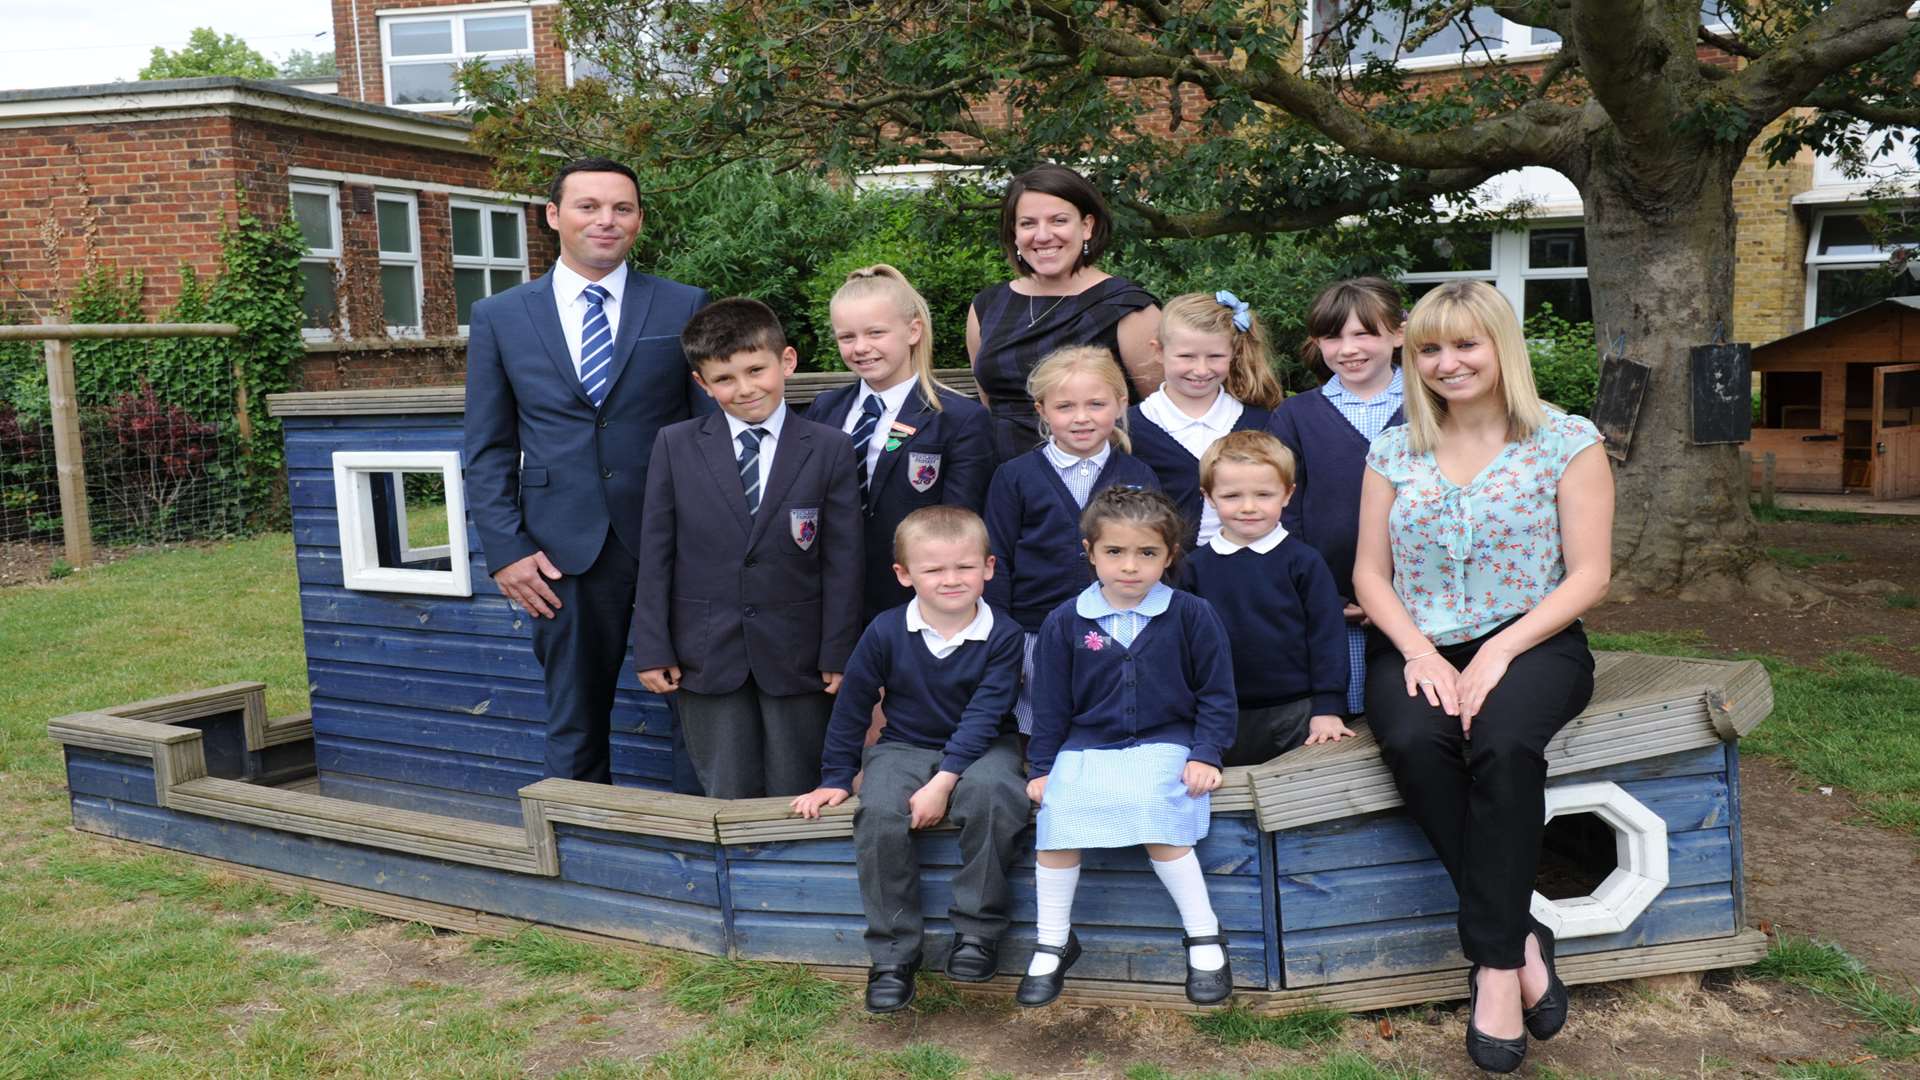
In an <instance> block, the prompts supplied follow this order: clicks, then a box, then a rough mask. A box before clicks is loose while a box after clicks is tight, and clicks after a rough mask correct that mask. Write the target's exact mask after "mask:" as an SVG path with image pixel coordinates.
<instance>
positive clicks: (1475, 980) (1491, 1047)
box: [1467, 964, 1527, 1073]
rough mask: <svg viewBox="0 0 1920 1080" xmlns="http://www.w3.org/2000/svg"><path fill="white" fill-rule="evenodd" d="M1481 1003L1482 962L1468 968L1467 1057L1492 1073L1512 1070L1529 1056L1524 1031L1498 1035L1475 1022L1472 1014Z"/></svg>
mask: <svg viewBox="0 0 1920 1080" xmlns="http://www.w3.org/2000/svg"><path fill="white" fill-rule="evenodd" d="M1479 1004H1480V965H1479V964H1475V965H1473V966H1472V967H1470V968H1468V969H1467V1060H1469V1061H1471V1062H1473V1063H1474V1064H1475V1065H1478V1066H1479V1067H1480V1068H1481V1069H1482V1070H1484V1071H1486V1072H1490V1073H1510V1072H1512V1071H1513V1070H1515V1069H1517V1068H1519V1067H1520V1063H1521V1062H1523V1061H1525V1060H1527V1036H1526V1033H1525V1032H1522V1033H1521V1034H1520V1037H1519V1038H1515V1039H1496V1038H1494V1037H1493V1036H1491V1035H1489V1034H1487V1033H1486V1032H1484V1031H1481V1030H1480V1029H1479V1028H1477V1027H1474V1026H1473V1014H1474V1010H1475V1008H1476V1007H1477V1006H1478V1005H1479Z"/></svg>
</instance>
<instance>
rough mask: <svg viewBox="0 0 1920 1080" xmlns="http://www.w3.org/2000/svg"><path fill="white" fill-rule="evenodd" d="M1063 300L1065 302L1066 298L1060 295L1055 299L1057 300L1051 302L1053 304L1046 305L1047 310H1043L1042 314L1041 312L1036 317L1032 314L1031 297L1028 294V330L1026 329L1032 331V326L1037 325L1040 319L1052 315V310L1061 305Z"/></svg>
mask: <svg viewBox="0 0 1920 1080" xmlns="http://www.w3.org/2000/svg"><path fill="white" fill-rule="evenodd" d="M1065 300H1066V296H1065V295H1064V294H1063V295H1061V296H1059V297H1057V298H1055V299H1054V301H1053V303H1051V304H1048V305H1047V310H1045V311H1043V312H1041V313H1040V314H1038V315H1035V314H1034V313H1033V296H1032V295H1031V294H1029V295H1028V296H1027V328H1028V329H1032V328H1033V325H1034V324H1035V323H1037V322H1039V321H1040V320H1041V319H1044V318H1046V317H1047V316H1049V315H1051V314H1053V309H1054V308H1057V307H1059V306H1060V304H1061V303H1062V302H1063V301H1065Z"/></svg>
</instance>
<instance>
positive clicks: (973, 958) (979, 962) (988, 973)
mask: <svg viewBox="0 0 1920 1080" xmlns="http://www.w3.org/2000/svg"><path fill="white" fill-rule="evenodd" d="M999 970H1000V943H999V942H997V941H989V940H987V939H986V938H983V937H974V936H973V935H972V934H955V935H954V936H953V951H951V952H949V953H947V978H949V979H952V980H953V981H954V982H965V983H978V982H986V981H987V980H988V979H991V978H993V976H994V974H995V973H996V972H998V971H999Z"/></svg>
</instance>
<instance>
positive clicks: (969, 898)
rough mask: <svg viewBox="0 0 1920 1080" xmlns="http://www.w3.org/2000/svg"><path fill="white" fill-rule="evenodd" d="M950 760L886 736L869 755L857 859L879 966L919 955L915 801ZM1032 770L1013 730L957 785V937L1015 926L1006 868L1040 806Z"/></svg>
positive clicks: (870, 943)
mask: <svg viewBox="0 0 1920 1080" xmlns="http://www.w3.org/2000/svg"><path fill="white" fill-rule="evenodd" d="M942 756H943V754H942V752H941V751H939V750H929V749H927V748H925V747H921V746H913V745H911V744H908V743H903V742H877V743H874V744H873V745H872V746H869V747H867V750H866V754H865V756H864V758H863V768H864V769H865V778H864V779H863V780H861V781H860V808H859V809H858V810H856V811H854V814H853V855H854V860H855V862H856V863H857V865H858V867H859V871H860V903H861V905H862V906H863V907H865V908H866V912H867V935H866V936H867V952H868V953H869V954H871V955H872V957H873V962H874V963H876V964H903V963H906V962H908V961H911V960H915V959H918V958H919V957H920V949H921V938H922V935H923V933H924V931H925V923H926V920H925V918H924V917H923V916H922V915H921V913H920V860H919V858H918V857H917V856H916V855H915V853H914V845H913V832H912V830H910V829H909V828H908V825H909V823H910V822H911V821H912V812H911V811H910V810H908V808H907V800H908V799H909V798H911V797H912V795H913V793H914V792H916V791H918V790H920V788H921V787H922V786H924V785H925V784H926V782H927V781H929V780H931V779H933V775H934V774H935V773H937V772H939V771H940V759H941V757H942ZM1023 776H1024V773H1023V771H1022V768H1021V757H1020V741H1019V737H1018V736H1016V735H1013V734H1005V735H1001V736H1000V737H999V738H997V739H995V740H994V741H993V742H992V744H990V745H989V746H988V747H987V752H986V753H984V754H982V755H980V757H979V758H977V759H976V760H975V761H974V763H973V764H971V765H969V766H967V770H966V771H965V772H963V773H961V774H960V783H959V784H958V785H956V786H955V787H954V789H953V796H952V798H951V799H950V800H949V801H948V803H947V820H948V821H951V822H952V823H953V824H955V825H957V826H959V828H960V869H959V870H957V871H955V872H954V875H953V905H952V906H951V907H950V908H949V909H948V911H947V917H948V918H949V919H950V920H951V921H952V923H953V929H954V932H955V933H959V934H971V935H973V936H975V937H982V938H986V939H987V940H988V941H998V940H1000V936H1001V935H1002V934H1004V933H1006V932H1007V925H1008V923H1009V920H1010V918H1011V912H1012V907H1013V893H1012V889H1011V887H1010V886H1009V885H1008V883H1007V865H1008V864H1009V863H1011V862H1012V861H1013V859H1014V856H1015V855H1016V854H1018V851H1017V848H1016V844H1017V842H1018V841H1019V838H1020V833H1021V832H1022V831H1023V830H1024V829H1026V827H1027V814H1028V810H1029V809H1030V808H1031V804H1030V803H1029V801H1028V799H1027V785H1026V781H1025V780H1024V779H1023Z"/></svg>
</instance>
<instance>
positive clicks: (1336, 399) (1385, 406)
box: [1320, 368, 1407, 716]
mask: <svg viewBox="0 0 1920 1080" xmlns="http://www.w3.org/2000/svg"><path fill="white" fill-rule="evenodd" d="M1320 392H1321V393H1323V394H1325V395H1326V396H1327V402H1328V404H1330V405H1332V406H1333V407H1334V410H1335V411H1337V412H1338V413H1339V414H1340V415H1341V416H1344V417H1346V419H1347V423H1349V424H1352V425H1353V428H1354V430H1355V431H1358V432H1359V433H1360V434H1361V435H1363V436H1365V437H1366V440H1367V441H1368V442H1372V441H1373V440H1375V439H1377V438H1379V437H1380V433H1381V432H1382V431H1385V430H1386V429H1387V421H1389V420H1391V419H1393V411H1394V410H1395V409H1398V408H1399V407H1400V406H1401V405H1402V404H1404V403H1405V401H1406V397H1407V384H1406V376H1405V374H1404V373H1403V372H1402V371H1401V370H1400V369H1398V368H1395V369H1394V372H1393V381H1392V382H1389V383H1388V384H1387V388H1386V389H1385V390H1382V391H1381V392H1380V393H1378V394H1375V395H1374V396H1373V398H1372V399H1371V400H1368V401H1361V400H1360V399H1359V398H1357V397H1354V396H1353V395H1352V394H1349V393H1347V388H1346V387H1345V386H1343V385H1341V383H1340V376H1338V375H1335V376H1334V377H1333V378H1331V379H1328V380H1327V382H1326V385H1324V386H1322V387H1321V388H1320ZM1347 671H1348V673H1349V678H1348V680H1347V711H1348V712H1350V713H1353V714H1354V715H1356V716H1357V715H1359V714H1360V713H1362V712H1365V711H1366V705H1367V696H1366V694H1367V632H1366V630H1364V629H1362V628H1361V627H1358V626H1355V625H1354V624H1352V623H1348V624H1347Z"/></svg>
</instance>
